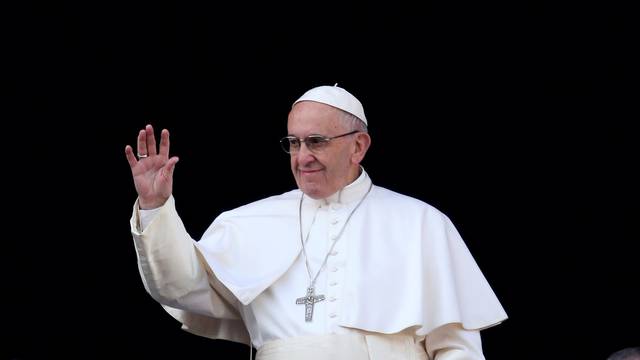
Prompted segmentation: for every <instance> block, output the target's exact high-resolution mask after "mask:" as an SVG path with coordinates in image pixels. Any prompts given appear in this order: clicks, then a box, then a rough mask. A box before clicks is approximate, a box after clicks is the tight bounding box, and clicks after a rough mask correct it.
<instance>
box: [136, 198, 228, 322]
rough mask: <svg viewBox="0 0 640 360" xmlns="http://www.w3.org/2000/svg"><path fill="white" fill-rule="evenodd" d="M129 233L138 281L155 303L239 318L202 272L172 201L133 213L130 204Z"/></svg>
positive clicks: (225, 293)
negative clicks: (133, 245)
mask: <svg viewBox="0 0 640 360" xmlns="http://www.w3.org/2000/svg"><path fill="white" fill-rule="evenodd" d="M131 233H132V235H133V240H134V244H135V248H136V254H137V256H138V268H139V271H140V275H141V277H142V281H143V283H144V286H145V289H146V290H147V292H148V293H149V294H150V295H151V296H152V297H153V298H154V299H155V300H156V301H158V302H159V303H161V304H163V305H167V306H170V307H172V308H176V309H182V310H186V311H190V312H194V313H197V314H200V315H205V316H209V317H215V318H222V319H239V315H238V311H237V310H238V309H237V307H236V304H237V299H235V297H233V295H231V293H230V292H229V291H228V290H227V289H226V288H224V285H222V284H221V283H220V282H219V281H216V279H215V278H214V277H213V274H212V273H210V272H209V271H208V268H207V265H206V264H205V263H204V260H203V259H202V258H201V256H200V254H199V253H198V252H197V251H196V249H195V241H194V240H193V239H192V238H191V237H190V236H189V234H188V233H187V231H186V230H185V228H184V225H183V224H182V221H181V220H180V217H179V216H178V214H177V212H176V210H175V204H174V199H173V197H171V198H169V200H167V202H166V203H165V204H164V205H163V206H161V207H159V208H157V209H152V210H142V211H141V210H139V206H138V203H137V201H136V204H135V205H134V211H133V216H132V218H131Z"/></svg>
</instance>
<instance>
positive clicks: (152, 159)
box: [124, 125, 178, 209]
mask: <svg viewBox="0 0 640 360" xmlns="http://www.w3.org/2000/svg"><path fill="white" fill-rule="evenodd" d="M124 153H125V155H126V156H127V161H128V162H129V166H130V167H131V174H132V175H133V183H134V185H135V187H136V191H137V192H138V199H139V201H138V203H139V204H140V208H141V209H154V208H157V207H160V206H162V205H163V204H164V203H165V202H166V201H167V199H168V198H169V196H171V191H172V189H173V170H174V169H175V166H176V163H177V162H178V157H177V156H173V157H171V158H169V130H167V129H163V130H162V133H161V135H160V151H159V152H157V151H156V138H155V136H154V134H153V127H152V126H151V125H147V126H146V127H145V128H144V129H142V130H140V132H139V133H138V154H137V155H138V158H136V156H135V155H134V154H133V149H132V148H131V146H129V145H127V146H126V147H125V149H124Z"/></svg>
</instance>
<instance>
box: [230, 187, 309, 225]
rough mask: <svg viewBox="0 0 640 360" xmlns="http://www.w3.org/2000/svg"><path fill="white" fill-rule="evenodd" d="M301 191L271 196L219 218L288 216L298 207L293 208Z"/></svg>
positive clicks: (296, 190)
mask: <svg viewBox="0 0 640 360" xmlns="http://www.w3.org/2000/svg"><path fill="white" fill-rule="evenodd" d="M300 193H301V192H300V190H298V189H295V190H291V191H287V192H285V193H282V194H279V195H273V196H269V197H266V198H263V199H260V200H256V201H254V202H251V203H248V204H246V205H242V206H239V207H237V208H235V209H232V210H228V211H225V212H223V213H222V214H220V216H219V218H221V219H224V218H228V217H236V216H260V215H270V216H277V215H279V214H285V213H286V214H288V213H290V212H291V211H292V210H295V209H297V207H295V206H292V205H293V204H294V203H296V202H297V201H298V199H300Z"/></svg>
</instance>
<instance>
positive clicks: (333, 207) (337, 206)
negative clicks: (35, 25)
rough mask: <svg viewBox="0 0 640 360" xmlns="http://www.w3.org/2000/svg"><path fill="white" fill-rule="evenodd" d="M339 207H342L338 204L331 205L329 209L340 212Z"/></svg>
mask: <svg viewBox="0 0 640 360" xmlns="http://www.w3.org/2000/svg"><path fill="white" fill-rule="evenodd" d="M341 207H342V205H340V204H333V205H331V208H332V209H333V210H340V208H341Z"/></svg>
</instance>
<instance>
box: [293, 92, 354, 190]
mask: <svg viewBox="0 0 640 360" xmlns="http://www.w3.org/2000/svg"><path fill="white" fill-rule="evenodd" d="M340 116H342V114H341V112H340V111H339V110H337V109H335V108H333V107H331V106H329V105H325V104H322V103H318V102H314V101H301V102H299V103H297V104H296V105H294V107H293V109H291V112H290V113H289V121H288V125H287V128H288V131H289V135H292V136H295V137H297V138H305V137H307V136H309V135H323V136H327V137H333V136H336V135H341V134H344V133H347V132H349V131H351V130H352V129H349V128H347V127H346V126H345V124H344V123H343V122H342V121H341V120H340ZM355 149H356V146H355V141H354V136H353V135H348V136H344V137H340V138H336V139H333V140H331V141H329V143H327V144H326V146H324V147H323V148H322V149H321V150H318V151H311V150H309V149H308V148H307V145H306V144H304V143H302V144H301V145H300V149H299V150H298V151H295V152H292V153H291V171H292V172H293V176H294V177H295V179H296V183H297V184H298V187H299V188H300V190H302V192H304V193H305V194H307V195H308V196H310V197H312V198H314V199H322V198H326V197H328V196H330V195H332V194H333V193H335V192H336V191H338V190H340V189H341V188H342V187H344V186H346V185H348V184H349V183H350V182H351V181H353V180H355V177H356V176H357V174H358V171H359V165H358V163H355V164H354V163H353V162H352V154H353V152H354V151H355Z"/></svg>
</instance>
